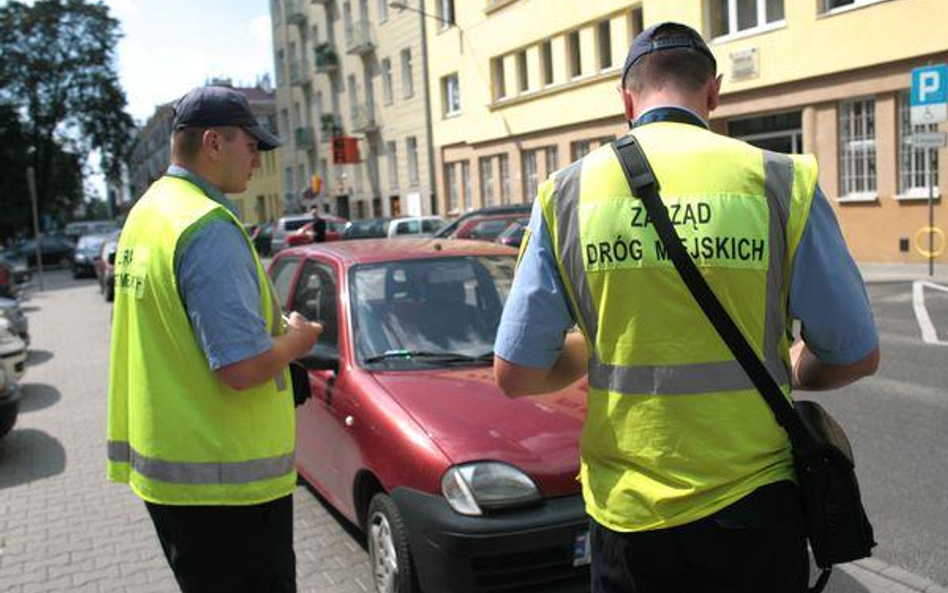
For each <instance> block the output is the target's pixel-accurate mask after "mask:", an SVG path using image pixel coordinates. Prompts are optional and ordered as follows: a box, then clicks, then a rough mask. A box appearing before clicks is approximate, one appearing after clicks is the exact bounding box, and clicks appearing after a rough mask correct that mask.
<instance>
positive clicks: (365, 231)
mask: <svg viewBox="0 0 948 593" xmlns="http://www.w3.org/2000/svg"><path fill="white" fill-rule="evenodd" d="M389 220H391V219H390V218H370V219H368V220H353V221H352V222H350V223H349V224H348V225H346V230H345V231H344V232H343V237H345V238H346V239H359V238H367V237H385V236H386V235H387V231H388V223H389Z"/></svg>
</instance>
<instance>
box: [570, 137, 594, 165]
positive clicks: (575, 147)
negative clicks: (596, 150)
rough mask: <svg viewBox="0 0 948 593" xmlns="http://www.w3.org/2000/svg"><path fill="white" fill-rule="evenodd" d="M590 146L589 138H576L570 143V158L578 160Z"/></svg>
mask: <svg viewBox="0 0 948 593" xmlns="http://www.w3.org/2000/svg"><path fill="white" fill-rule="evenodd" d="M590 148H591V145H590V142H589V140H578V141H576V142H573V143H572V144H570V158H571V159H572V160H574V161H578V160H579V159H581V158H583V157H584V156H586V155H587V154H589V150H590Z"/></svg>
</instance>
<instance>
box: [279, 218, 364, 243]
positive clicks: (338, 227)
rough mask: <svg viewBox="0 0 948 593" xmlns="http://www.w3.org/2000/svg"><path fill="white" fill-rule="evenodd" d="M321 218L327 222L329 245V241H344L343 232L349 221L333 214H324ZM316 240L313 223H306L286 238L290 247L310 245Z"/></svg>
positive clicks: (327, 240)
mask: <svg viewBox="0 0 948 593" xmlns="http://www.w3.org/2000/svg"><path fill="white" fill-rule="evenodd" d="M320 218H322V219H323V220H325V221H326V242H327V243H328V242H329V241H339V240H340V239H342V231H343V230H344V229H345V228H346V223H347V222H349V221H348V220H346V219H345V218H343V217H341V216H335V215H333V214H322V215H320ZM315 240H316V235H315V233H314V232H313V223H311V222H309V223H306V224H305V225H303V226H301V227H300V228H298V229H297V230H295V231H293V232H292V233H290V234H289V235H287V236H286V244H287V245H288V246H290V247H292V246H296V245H308V244H310V243H312V242H313V241H315Z"/></svg>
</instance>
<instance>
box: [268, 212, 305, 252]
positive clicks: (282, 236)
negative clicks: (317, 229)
mask: <svg viewBox="0 0 948 593" xmlns="http://www.w3.org/2000/svg"><path fill="white" fill-rule="evenodd" d="M310 222H313V215H312V214H287V215H286V216H283V217H281V218H280V219H279V220H278V221H276V224H275V225H274V226H273V238H272V239H271V240H270V248H271V250H272V251H273V253H277V252H278V251H280V250H281V249H284V248H285V247H286V246H287V245H286V236H287V235H289V234H290V233H292V232H293V231H295V230H298V229H300V228H302V227H304V226H306V224H308V223H310Z"/></svg>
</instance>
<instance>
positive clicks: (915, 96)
mask: <svg viewBox="0 0 948 593" xmlns="http://www.w3.org/2000/svg"><path fill="white" fill-rule="evenodd" d="M911 107H912V125H916V126H918V125H924V124H934V123H938V122H942V121H946V120H948V65H946V64H937V65H935V66H924V67H922V68H915V69H914V70H912V98H911Z"/></svg>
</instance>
